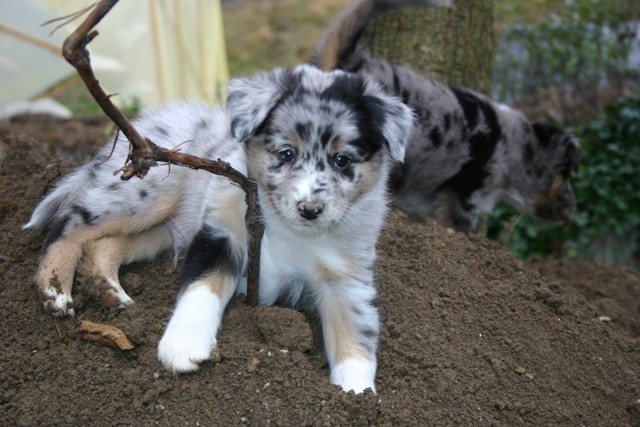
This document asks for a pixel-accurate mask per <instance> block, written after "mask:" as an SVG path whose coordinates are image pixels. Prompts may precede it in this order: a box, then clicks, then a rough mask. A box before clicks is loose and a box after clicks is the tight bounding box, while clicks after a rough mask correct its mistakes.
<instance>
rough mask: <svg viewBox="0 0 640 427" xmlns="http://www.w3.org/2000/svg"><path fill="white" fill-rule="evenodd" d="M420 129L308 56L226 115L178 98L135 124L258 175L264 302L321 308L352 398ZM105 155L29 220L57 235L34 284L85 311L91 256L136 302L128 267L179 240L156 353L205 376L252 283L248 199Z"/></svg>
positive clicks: (217, 180)
mask: <svg viewBox="0 0 640 427" xmlns="http://www.w3.org/2000/svg"><path fill="white" fill-rule="evenodd" d="M413 124H414V117H413V113H412V112H411V110H410V109H409V108H408V107H406V106H405V105H404V104H403V103H402V102H401V101H400V100H399V99H397V98H395V97H393V96H390V95H388V94H386V92H384V91H383V90H382V89H381V87H380V86H379V85H378V83H376V82H375V81H373V80H372V79H369V78H367V77H364V76H359V75H355V74H348V73H345V72H342V71H334V72H330V73H325V72H322V71H320V70H318V69H317V68H314V67H310V66H306V65H303V66H299V67H297V68H295V69H293V70H288V69H278V70H276V71H274V72H272V73H268V74H261V75H258V76H255V77H253V78H244V79H237V80H234V81H232V82H231V86H230V89H229V96H228V100H227V107H226V111H223V110H221V109H218V108H212V107H209V106H205V105H201V104H195V103H189V102H181V103H174V104H170V105H168V106H166V107H163V108H159V109H156V110H152V111H149V112H148V113H146V114H145V115H144V116H142V117H141V118H139V119H138V120H137V121H136V122H135V126H136V128H137V129H138V130H139V131H140V133H141V134H142V135H144V136H145V137H147V138H150V139H151V140H153V141H154V142H155V143H157V144H159V145H161V146H163V147H172V146H175V145H178V144H180V143H184V144H183V145H182V147H181V148H182V149H183V150H184V151H185V152H188V153H190V154H194V155H197V156H202V157H205V158H209V159H218V158H222V159H225V160H226V161H228V162H229V163H230V164H231V165H232V166H233V167H234V168H236V169H238V170H239V171H241V172H243V173H247V172H248V174H249V177H250V178H251V179H253V180H255V181H256V182H257V184H258V192H259V201H260V206H261V209H262V213H263V216H264V223H265V232H264V238H263V240H262V248H261V259H260V266H261V270H260V281H261V286H260V292H259V301H260V303H262V304H274V303H285V304H289V305H292V306H298V305H300V304H301V303H302V302H304V303H305V305H308V304H311V306H312V307H314V308H315V309H316V310H317V312H318V314H319V318H320V321H321V324H322V331H323V336H324V343H325V349H326V355H327V359H328V362H329V366H330V376H331V378H330V380H331V382H332V383H334V384H337V385H339V386H340V387H342V389H344V390H345V391H348V390H355V391H356V392H362V391H363V390H364V389H366V388H371V389H373V390H374V391H375V386H374V377H375V372H376V351H377V345H378V335H379V328H380V327H379V319H378V309H377V307H376V300H377V297H376V287H375V285H374V280H373V279H374V278H373V274H374V262H375V258H376V253H375V245H376V241H377V238H378V235H379V233H380V229H381V227H382V226H383V221H384V217H385V214H386V210H387V187H386V183H387V181H388V175H389V170H390V167H391V164H392V162H393V161H394V160H402V158H403V157H404V153H405V147H406V145H407V143H408V141H409V139H410V135H411V132H412V129H413ZM185 141H186V142H185ZM110 150H111V147H105V148H104V149H103V150H102V151H101V152H100V153H99V154H98V155H97V157H96V158H95V159H94V160H93V161H91V162H89V163H88V164H86V165H84V166H82V167H81V168H79V169H78V170H77V171H75V172H74V173H72V174H70V175H68V176H66V177H65V178H63V179H62V180H61V181H60V183H59V184H58V185H57V187H56V188H55V189H54V190H53V191H51V193H49V194H48V195H47V196H46V197H45V198H44V199H43V200H42V201H41V202H40V204H39V205H38V206H37V207H36V209H35V211H34V212H33V215H32V217H31V219H30V221H29V222H28V224H26V225H25V228H41V227H45V228H47V229H48V230H49V234H48V238H47V241H46V244H45V251H44V256H43V258H42V260H41V262H40V266H39V268H38V272H37V275H36V278H35V280H36V283H37V285H38V287H39V290H40V294H41V295H42V298H43V301H44V308H45V310H46V311H48V312H50V313H51V314H53V315H54V316H72V315H73V314H74V308H73V300H72V296H71V291H72V284H73V280H74V274H75V272H76V270H77V268H78V267H79V266H80V265H81V264H82V265H83V266H84V268H85V269H86V270H87V271H88V272H89V274H88V275H89V276H90V277H92V279H93V282H94V283H97V284H98V287H99V288H100V289H101V291H102V292H101V293H102V296H103V300H104V301H105V302H106V303H107V305H109V306H112V307H122V308H124V307H126V306H127V305H129V304H131V303H132V300H131V298H129V296H127V294H126V292H125V291H124V290H123V288H122V286H121V285H120V283H119V281H118V268H119V267H120V266H121V265H122V264H126V263H129V262H132V261H136V260H145V259H151V258H153V257H154V256H155V255H156V254H158V253H159V252H161V251H164V250H167V249H171V248H172V249H173V250H174V252H175V254H176V255H177V256H181V255H185V260H184V265H183V270H182V275H181V284H180V291H179V295H178V300H177V304H176V307H175V310H174V312H173V315H172V316H171V319H170V320H169V323H168V325H167V327H166V330H165V332H164V335H163V337H162V339H161V340H160V342H159V345H158V358H159V360H160V362H161V363H162V365H164V367H165V368H166V369H168V370H170V371H173V372H189V371H194V370H196V369H198V367H199V365H200V364H201V363H202V362H204V361H206V360H208V359H210V357H211V354H212V352H213V350H214V348H215V346H216V335H217V333H218V330H219V328H220V325H221V321H222V314H223V311H224V309H225V306H226V305H227V303H228V302H229V300H230V299H231V297H232V296H233V295H234V294H239V293H244V292H245V291H246V280H245V279H244V272H245V267H246V264H247V239H248V236H247V229H246V227H245V221H244V218H245V212H246V206H245V201H244V197H245V196H244V193H243V191H242V190H241V189H240V188H238V187H237V186H236V185H232V184H231V183H230V182H229V181H227V180H226V179H225V178H222V177H219V176H216V175H212V174H210V173H207V172H204V171H194V170H191V169H187V168H180V167H173V168H171V170H170V171H167V170H166V169H163V168H155V169H152V170H151V171H150V172H149V174H148V175H147V176H146V177H145V179H144V180H132V181H130V182H123V181H121V180H120V179H118V178H117V177H114V174H113V171H114V170H117V169H118V168H120V167H121V166H122V165H123V164H124V161H125V158H126V157H127V151H128V144H127V141H126V140H124V139H123V138H120V140H119V141H118V144H117V145H116V148H115V152H114V153H113V155H111V156H110V155H109V151H110Z"/></svg>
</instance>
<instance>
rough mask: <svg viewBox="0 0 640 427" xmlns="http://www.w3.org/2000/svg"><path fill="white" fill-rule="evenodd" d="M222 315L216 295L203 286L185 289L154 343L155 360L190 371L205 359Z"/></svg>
mask: <svg viewBox="0 0 640 427" xmlns="http://www.w3.org/2000/svg"><path fill="white" fill-rule="evenodd" d="M221 316H222V310H221V304H220V299H219V298H218V297H217V296H216V295H215V294H213V293H212V292H211V291H209V289H207V288H206V287H203V286H201V287H197V288H195V289H191V290H188V291H187V292H186V293H185V294H184V295H182V297H181V298H180V299H179V300H178V304H177V305H176V309H175V312H174V313H173V316H172V317H171V320H169V324H168V325H167V329H166V330H165V332H164V335H163V336H162V339H161V340H160V343H159V344H158V360H159V361H160V363H162V366H164V367H165V369H167V370H169V371H171V372H192V371H195V370H197V369H198V367H199V365H200V363H202V362H204V361H206V360H209V359H210V358H211V354H212V353H213V350H214V349H215V346H216V334H217V332H218V327H219V326H220V318H221Z"/></svg>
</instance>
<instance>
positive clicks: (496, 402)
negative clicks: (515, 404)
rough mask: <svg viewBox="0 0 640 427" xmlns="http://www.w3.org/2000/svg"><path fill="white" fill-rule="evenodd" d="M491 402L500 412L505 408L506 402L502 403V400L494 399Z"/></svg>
mask: <svg viewBox="0 0 640 427" xmlns="http://www.w3.org/2000/svg"><path fill="white" fill-rule="evenodd" d="M491 403H492V404H493V407H494V408H496V409H497V410H498V411H501V412H502V411H504V410H505V409H507V404H506V403H504V402H503V401H502V400H497V399H494V400H492V401H491Z"/></svg>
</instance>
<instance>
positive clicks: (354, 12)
mask: <svg viewBox="0 0 640 427" xmlns="http://www.w3.org/2000/svg"><path fill="white" fill-rule="evenodd" d="M450 5H451V0H356V1H355V2H353V3H352V4H351V5H350V6H349V7H347V8H346V9H344V10H343V11H342V12H341V13H340V14H339V15H338V16H337V17H336V18H334V20H333V22H331V24H330V25H329V28H328V29H327V31H326V32H325V33H324V35H323V36H322V38H321V39H320V42H319V43H318V45H317V46H316V49H315V52H314V53H313V56H312V57H311V60H310V61H309V62H310V63H311V64H313V65H315V66H316V67H318V68H320V69H322V70H326V71H330V70H334V69H345V64H346V63H347V62H352V63H353V62H356V61H352V60H353V59H354V56H357V55H359V50H358V48H357V45H358V41H359V40H360V37H361V36H362V33H363V32H364V30H365V28H366V27H367V25H368V24H369V23H370V22H371V21H373V20H374V19H376V18H377V17H379V16H381V15H383V14H385V13H387V12H391V11H393V10H399V9H404V8H407V7H436V6H450ZM347 71H349V70H348V69H347Z"/></svg>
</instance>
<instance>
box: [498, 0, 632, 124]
mask: <svg viewBox="0 0 640 427" xmlns="http://www.w3.org/2000/svg"><path fill="white" fill-rule="evenodd" d="M543 3H544V2H543ZM556 3H558V5H557V7H555V8H554V9H552V12H550V13H549V14H548V15H547V16H545V17H543V18H541V19H540V21H539V22H538V23H536V24H533V25H531V24H527V25H521V24H512V25H508V26H505V27H503V29H502V33H501V38H500V40H501V41H500V47H499V49H498V54H497V58H496V65H495V69H494V97H495V98H497V99H500V100H502V101H504V102H508V103H518V104H525V106H524V108H525V109H526V108H527V106H529V107H530V108H531V109H532V110H533V114H534V115H537V117H536V119H537V120H542V119H549V118H551V119H552V120H555V121H556V122H561V124H563V125H566V124H567V123H576V122H578V121H581V120H584V119H585V118H588V119H590V118H593V117H594V116H595V115H596V114H597V112H598V111H600V110H601V109H602V107H603V106H604V105H606V104H608V103H609V102H611V101H612V100H613V99H615V98H617V97H618V96H620V95H621V94H629V86H637V84H638V81H639V78H640V63H639V61H638V60H637V54H635V55H636V59H635V60H633V58H634V51H637V49H640V39H639V37H638V34H637V33H638V29H639V28H640V23H638V21H637V17H638V15H639V12H640V5H639V4H638V3H637V2H636V1H631V0H620V1H618V2H614V3H612V2H609V1H605V0H571V1H570V0H565V1H562V2H556ZM634 19H636V21H634ZM545 116H547V117H545Z"/></svg>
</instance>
